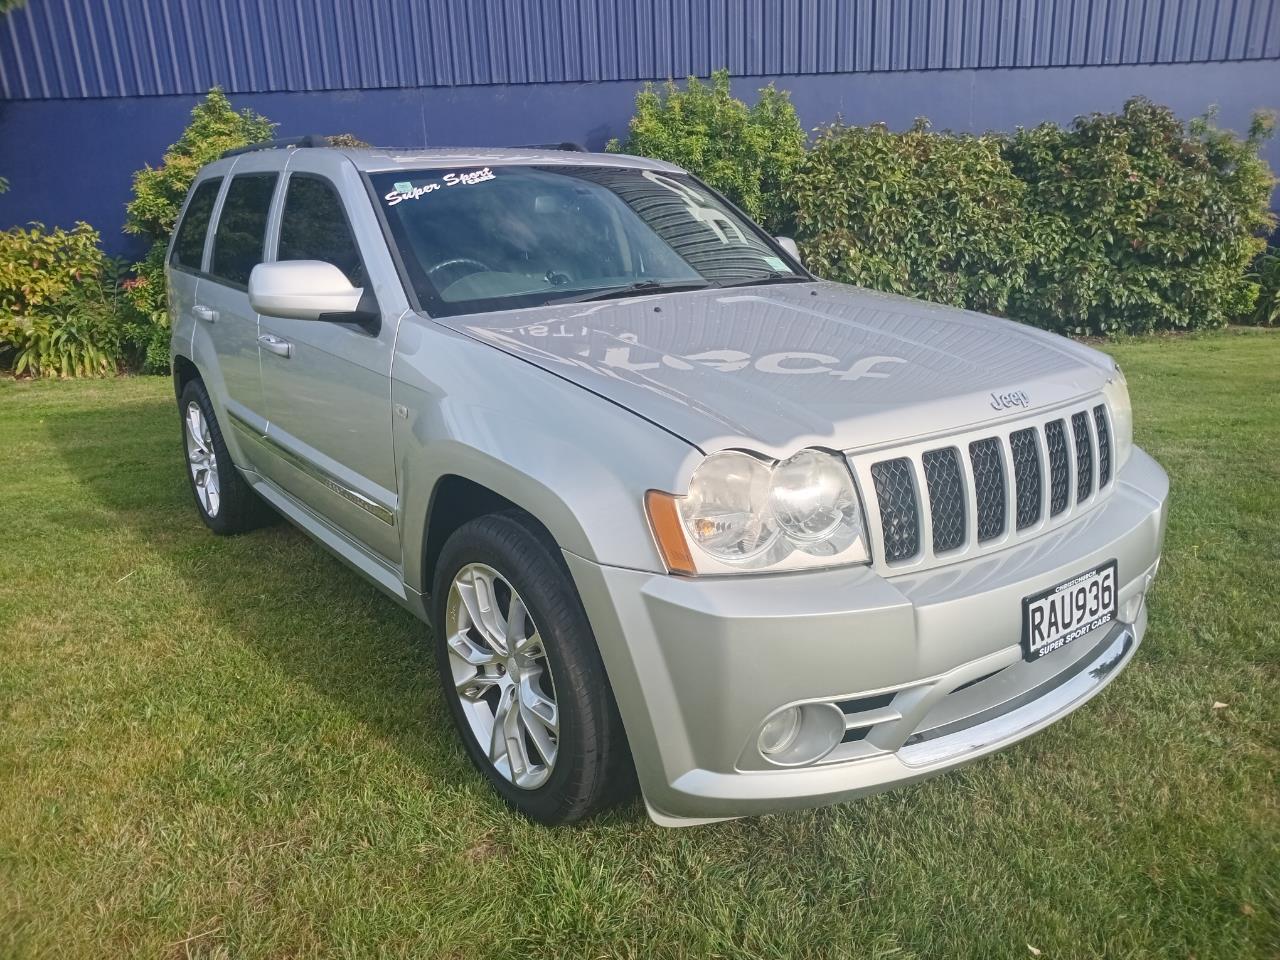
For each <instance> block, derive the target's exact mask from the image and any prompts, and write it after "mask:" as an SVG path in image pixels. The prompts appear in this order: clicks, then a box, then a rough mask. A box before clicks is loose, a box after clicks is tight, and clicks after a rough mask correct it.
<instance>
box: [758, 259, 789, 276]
mask: <svg viewBox="0 0 1280 960" xmlns="http://www.w3.org/2000/svg"><path fill="white" fill-rule="evenodd" d="M764 262H765V263H767V264H768V265H769V267H770V268H771V269H773V270H785V271H787V273H790V272H791V268H790V267H788V266H787V265H786V264H785V263H784V262H783V260H782V258H781V257H765V258H764Z"/></svg>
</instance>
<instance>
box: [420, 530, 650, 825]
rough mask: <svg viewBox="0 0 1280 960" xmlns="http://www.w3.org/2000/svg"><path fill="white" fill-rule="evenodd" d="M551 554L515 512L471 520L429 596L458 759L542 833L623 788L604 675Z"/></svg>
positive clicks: (618, 738) (452, 542)
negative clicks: (458, 740) (462, 756)
mask: <svg viewBox="0 0 1280 960" xmlns="http://www.w3.org/2000/svg"><path fill="white" fill-rule="evenodd" d="M555 551H556V548H555V545H554V544H553V543H550V542H548V538H547V537H546V536H545V535H544V534H542V533H541V531H538V530H536V529H535V528H534V526H533V525H532V524H530V523H528V522H527V521H526V520H525V519H524V518H523V516H522V515H521V514H519V513H515V512H512V513H503V514H495V515H492V516H486V517H481V518H479V519H477V520H472V521H471V522H469V523H466V524H464V525H463V526H462V527H460V528H459V529H458V530H457V531H456V532H455V533H454V534H453V535H452V536H451V537H450V538H449V540H448V542H447V543H446V544H445V546H444V550H443V551H442V552H441V555H440V560H439V562H438V564H437V567H436V577H435V589H434V592H433V622H434V624H435V627H436V629H435V647H436V660H437V664H438V667H439V673H440V681H441V684H442V687H443V691H444V696H445V700H446V701H447V702H448V703H449V707H450V710H451V712H452V714H453V717H454V721H455V722H456V724H457V726H458V729H459V731H460V732H461V734H462V739H463V743H464V745H465V747H466V750H467V753H468V754H469V756H470V757H471V760H472V762H473V763H474V764H475V766H476V767H477V769H479V770H480V772H481V773H482V774H484V776H485V777H486V779H488V781H489V782H490V784H492V786H493V787H494V789H495V790H497V792H498V793H499V794H500V795H501V796H502V797H503V799H504V800H506V801H507V803H509V804H510V805H511V806H513V807H515V808H516V809H517V810H519V811H520V812H522V813H524V814H525V815H526V816H528V817H530V818H531V819H533V820H537V821H539V822H541V823H545V824H561V823H571V822H574V821H577V820H581V819H584V818H585V817H589V816H591V815H592V814H594V813H596V812H597V811H599V810H601V809H603V808H604V807H605V806H607V805H609V804H610V803H611V802H613V801H614V800H615V799H617V797H618V795H619V793H620V792H621V790H622V789H625V786H626V785H627V784H629V783H630V781H631V776H630V757H629V755H628V752H627V748H626V739H625V736H624V735H623V732H622V724H621V721H620V719H619V717H618V712H617V707H616V706H615V704H614V702H613V697H612V694H611V692H610V690H609V685H608V681H607V679H606V677H605V672H604V665H603V663H602V662H601V660H600V654H599V650H598V649H597V647H596V643H595V638H594V636H593V635H592V633H591V627H590V624H589V623H588V621H587V617H586V613H585V612H584V611H583V609H582V603H581V601H580V600H579V599H578V595H577V591H576V590H575V589H574V585H573V582H572V580H571V579H570V578H569V575H568V573H567V571H566V570H565V569H564V566H563V563H562V561H561V560H560V558H559V557H558V556H557V555H556V552H555Z"/></svg>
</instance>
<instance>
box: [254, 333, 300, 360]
mask: <svg viewBox="0 0 1280 960" xmlns="http://www.w3.org/2000/svg"><path fill="white" fill-rule="evenodd" d="M258 343H259V344H261V345H262V349H263V350H270V351H271V352H272V353H274V354H275V355H276V356H277V357H284V358H285V359H286V360H287V359H288V358H289V357H292V356H293V344H292V343H290V342H289V341H288V340H285V339H284V338H283V337H277V336H276V335H275V334H274V333H264V334H262V335H261V336H260V337H258Z"/></svg>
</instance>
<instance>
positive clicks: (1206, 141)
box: [1005, 97, 1275, 333]
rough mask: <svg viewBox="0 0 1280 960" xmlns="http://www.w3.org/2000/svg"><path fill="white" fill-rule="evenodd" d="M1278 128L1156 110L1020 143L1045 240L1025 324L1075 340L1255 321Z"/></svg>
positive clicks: (1021, 168)
mask: <svg viewBox="0 0 1280 960" xmlns="http://www.w3.org/2000/svg"><path fill="white" fill-rule="evenodd" d="M1273 127H1274V122H1273V120H1272V118H1270V117H1268V116H1265V115H1261V114H1260V115H1258V116H1257V117H1255V118H1254V122H1253V124H1252V126H1251V127H1250V129H1249V131H1248V134H1247V135H1246V136H1244V137H1240V136H1237V135H1236V134H1234V133H1232V132H1230V131H1226V130H1220V129H1218V128H1217V127H1215V126H1214V124H1213V122H1212V117H1201V118H1199V119H1196V120H1193V121H1191V122H1190V123H1184V122H1183V121H1181V120H1179V119H1178V118H1177V117H1176V116H1175V115H1174V114H1173V112H1172V111H1171V110H1169V109H1168V108H1167V107H1162V106H1159V105H1157V104H1154V103H1152V102H1151V101H1150V100H1147V99H1145V98H1142V97H1136V98H1134V99H1132V100H1129V101H1128V102H1127V103H1126V104H1125V105H1124V109H1123V110H1122V111H1121V112H1120V113H1093V114H1090V115H1088V116H1085V117H1079V118H1077V119H1076V121H1075V122H1074V123H1073V124H1071V125H1070V126H1069V127H1061V126H1058V125H1057V124H1042V125H1040V126H1038V127H1035V128H1034V129H1031V130H1019V131H1018V132H1017V133H1016V134H1015V135H1014V136H1012V137H1011V138H1009V140H1008V144H1007V146H1006V149H1005V155H1006V156H1007V157H1008V159H1009V161H1010V163H1011V164H1012V166H1013V170H1014V172H1015V174H1016V175H1017V176H1018V177H1019V179H1021V180H1022V181H1023V182H1024V183H1026V185H1027V200H1026V210H1027V213H1026V217H1025V220H1024V222H1025V223H1026V225H1027V228H1028V229H1030V230H1034V231H1035V233H1036V240H1037V242H1036V248H1035V249H1036V253H1035V256H1034V258H1033V260H1032V263H1031V264H1030V266H1029V280H1028V283H1027V284H1026V285H1025V287H1024V288H1023V289H1021V290H1019V291H1017V292H1016V293H1015V295H1014V297H1013V300H1012V303H1011V311H1012V312H1013V314H1014V315H1015V316H1017V317H1018V318H1019V319H1023V320H1026V321H1028V322H1030V323H1034V324H1036V325H1037V326H1043V327H1049V328H1052V329H1055V330H1059V331H1062V332H1075V333H1110V332H1113V331H1127V332H1131V333H1142V332H1147V331H1150V330H1156V329H1173V330H1179V329H1191V328H1195V327H1217V326H1222V325H1223V324H1225V323H1227V322H1229V321H1230V320H1232V319H1235V318H1242V317H1245V316H1247V315H1248V314H1249V313H1251V312H1252V310H1253V305H1254V300H1255V298H1256V296H1257V290H1258V287H1257V284H1256V283H1255V282H1253V281H1251V280H1250V279H1249V276H1248V271H1249V265H1250V264H1251V263H1252V261H1253V260H1254V258H1255V257H1256V256H1257V255H1258V254H1259V253H1260V252H1261V251H1262V250H1263V249H1264V248H1265V246H1266V244H1265V241H1264V240H1263V239H1262V237H1263V235H1264V234H1265V233H1266V232H1269V231H1270V230H1271V229H1272V228H1273V227H1274V226H1275V218H1274V217H1273V216H1272V214H1271V212H1270V196H1271V190H1272V187H1273V185H1274V183H1275V180H1274V178H1273V177H1272V175H1271V171H1270V170H1269V169H1268V167H1267V164H1266V162H1265V161H1264V160H1263V159H1262V157H1261V154H1260V149H1261V146H1262V144H1263V142H1264V141H1265V140H1266V139H1267V138H1268V137H1270V136H1271V134H1272V130H1273Z"/></svg>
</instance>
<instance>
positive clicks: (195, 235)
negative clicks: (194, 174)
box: [172, 177, 222, 270]
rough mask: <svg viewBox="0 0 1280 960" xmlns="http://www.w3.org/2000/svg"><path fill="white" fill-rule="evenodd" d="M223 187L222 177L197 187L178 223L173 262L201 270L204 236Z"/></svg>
mask: <svg viewBox="0 0 1280 960" xmlns="http://www.w3.org/2000/svg"><path fill="white" fill-rule="evenodd" d="M221 188H222V178H221V177H214V178H213V179H212V180H206V181H205V182H204V183H202V184H200V186H198V187H196V190H195V193H193V194H192V195H191V202H190V203H188V204H187V211H186V213H184V214H183V215H182V222H181V223H179V224H178V232H177V236H176V237H175V238H174V241H173V261H172V262H173V264H174V266H178V267H185V268H186V269H188V270H199V269H200V267H201V265H202V263H203V261H204V238H205V234H207V233H208V232H209V217H210V216H212V215H213V204H214V202H215V201H216V200H217V199H218V191H219V190H220V189H221Z"/></svg>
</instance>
